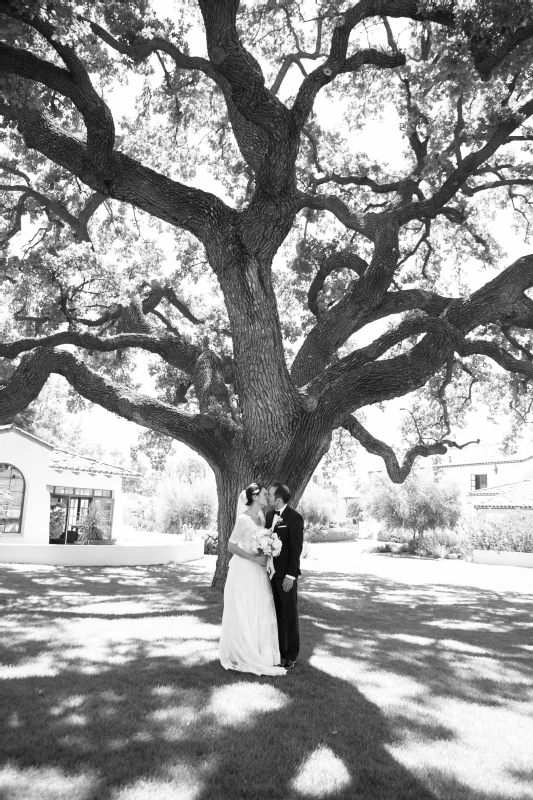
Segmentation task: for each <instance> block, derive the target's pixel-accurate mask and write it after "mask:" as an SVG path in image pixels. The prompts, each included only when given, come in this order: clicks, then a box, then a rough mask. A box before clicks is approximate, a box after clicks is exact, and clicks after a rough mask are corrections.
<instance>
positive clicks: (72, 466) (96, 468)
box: [0, 425, 139, 478]
mask: <svg viewBox="0 0 533 800" xmlns="http://www.w3.org/2000/svg"><path fill="white" fill-rule="evenodd" d="M11 430H13V431H15V433H17V434H18V435H19V436H24V438H25V439H31V440H32V441H34V442H37V443H38V444H40V445H43V446H44V447H47V448H48V449H49V450H52V453H50V461H49V462H48V463H49V466H50V467H51V468H52V469H54V470H56V472H89V473H92V474H93V475H96V474H98V475H120V476H121V477H122V478H138V477H139V474H138V473H137V472H132V471H131V470H130V469H125V468H124V467H117V466H115V465H114V464H106V463H105V462H103V461H97V460H96V459H95V458H88V457H87V456H80V455H78V454H77V453H70V452H69V451H68V450H61V449H60V448H59V447H54V446H53V445H52V444H50V443H49V442H45V441H44V439H39V437H38V436H34V435H33V434H32V433H27V432H26V431H23V430H22V428H19V427H17V425H0V433H7V432H8V431H11Z"/></svg>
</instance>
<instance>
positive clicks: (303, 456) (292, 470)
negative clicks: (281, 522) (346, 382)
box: [212, 415, 331, 590]
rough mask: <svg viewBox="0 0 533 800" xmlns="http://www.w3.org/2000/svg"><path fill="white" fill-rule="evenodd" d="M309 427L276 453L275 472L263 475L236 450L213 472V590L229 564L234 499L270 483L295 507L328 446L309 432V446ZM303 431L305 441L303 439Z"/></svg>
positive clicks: (326, 439) (325, 436) (219, 585)
mask: <svg viewBox="0 0 533 800" xmlns="http://www.w3.org/2000/svg"><path fill="white" fill-rule="evenodd" d="M306 416H307V415H306ZM309 427H310V426H309V424H306V423H305V422H304V423H303V424H301V425H300V426H299V428H298V432H297V436H296V437H295V439H294V442H295V444H294V445H292V446H290V454H287V453H286V450H284V451H283V453H281V452H280V455H279V459H278V466H277V471H276V469H274V470H271V469H269V470H268V471H266V472H265V471H264V470H262V469H261V468H260V467H259V466H254V465H253V464H252V463H251V462H250V461H248V459H247V458H246V455H245V454H244V451H243V450H240V451H239V450H238V449H237V447H236V448H235V452H234V453H233V454H231V456H230V458H229V459H228V462H227V465H226V467H225V468H215V478H216V485H217V495H218V517H217V529H218V558H217V563H216V567H215V574H214V576H213V582H212V586H213V588H215V589H220V590H223V589H224V584H225V583H226V577H227V574H228V564H229V555H228V539H229V537H230V536H231V532H232V531H233V527H234V525H235V518H236V511H237V499H238V496H239V494H240V493H241V491H242V490H243V489H244V488H246V486H248V485H249V484H250V483H252V482H254V481H255V482H257V483H259V484H260V485H261V486H265V487H268V486H270V485H271V484H272V483H274V482H280V483H285V484H286V485H287V486H288V487H289V489H290V490H291V493H292V499H291V505H293V506H297V504H298V502H299V500H300V498H301V496H302V493H303V491H304V489H305V487H306V486H307V484H308V483H309V481H310V479H311V476H312V475H313V472H314V471H315V469H316V468H317V466H318V463H319V462H320V459H321V458H322V456H323V455H324V454H325V453H326V452H327V450H328V448H329V445H330V442H331V434H322V435H317V434H316V431H313V433H314V437H313V438H314V441H313V442H312V443H310V442H309V438H310V437H309V435H310V434H311V433H312V431H311V430H310V429H309ZM311 427H314V426H311ZM304 431H305V433H306V434H307V437H306V436H304ZM308 437H309V438H308Z"/></svg>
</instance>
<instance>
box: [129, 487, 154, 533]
mask: <svg viewBox="0 0 533 800" xmlns="http://www.w3.org/2000/svg"><path fill="white" fill-rule="evenodd" d="M124 524H125V525H131V527H132V528H135V530H138V531H156V530H157V522H156V513H155V499H154V498H153V497H146V496H144V495H141V494H131V493H128V494H124Z"/></svg>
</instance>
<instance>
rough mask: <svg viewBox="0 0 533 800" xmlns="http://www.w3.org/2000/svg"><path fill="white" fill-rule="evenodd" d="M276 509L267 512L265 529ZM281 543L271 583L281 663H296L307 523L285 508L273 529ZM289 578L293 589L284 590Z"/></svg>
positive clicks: (270, 523)
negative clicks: (301, 566) (301, 560)
mask: <svg viewBox="0 0 533 800" xmlns="http://www.w3.org/2000/svg"><path fill="white" fill-rule="evenodd" d="M274 513H275V512H274V510H273V509H271V510H270V511H268V512H267V515H266V520H265V526H266V527H267V528H270V527H271V526H272V519H273V517H274ZM274 531H275V533H277V535H278V538H279V539H280V540H281V553H280V554H279V556H278V557H277V558H275V559H274V569H275V573H274V577H273V578H272V580H271V586H272V593H273V595H274V605H275V606H276V617H277V620H278V639H279V652H280V656H281V659H282V661H296V658H297V657H298V652H299V650H300V632H299V627H298V576H299V575H300V574H301V573H300V556H301V554H302V548H303V542H304V521H303V517H302V515H301V514H299V513H298V512H297V511H295V510H294V508H291V507H290V506H285V508H284V509H283V513H282V515H281V517H280V519H279V522H278V523H277V524H276V526H275V528H274ZM286 575H289V576H291V577H292V578H294V581H293V584H292V589H290V590H289V591H288V592H285V591H284V590H283V579H284V578H285V576H286Z"/></svg>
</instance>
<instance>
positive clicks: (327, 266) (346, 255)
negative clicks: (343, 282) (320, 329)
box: [307, 250, 368, 317]
mask: <svg viewBox="0 0 533 800" xmlns="http://www.w3.org/2000/svg"><path fill="white" fill-rule="evenodd" d="M367 268H368V264H367V262H366V261H365V260H364V258H361V256H358V255H357V253H353V252H351V251H350V250H341V251H340V252H335V253H332V254H331V255H329V256H328V257H327V258H325V259H324V261H323V262H322V264H321V265H320V269H319V270H318V272H317V273H316V275H315V277H314V278H313V281H312V283H311V286H310V287H309V291H308V292H307V305H308V307H309V311H311V312H312V313H313V314H314V315H315V317H318V316H319V314H320V309H319V307H318V302H317V298H318V295H319V294H320V292H321V291H322V289H323V287H324V283H325V282H326V279H327V278H328V276H329V275H331V273H332V272H334V271H335V270H341V269H350V270H353V271H354V272H356V273H357V275H359V276H362V275H364V273H365V270H366V269H367Z"/></svg>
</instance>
